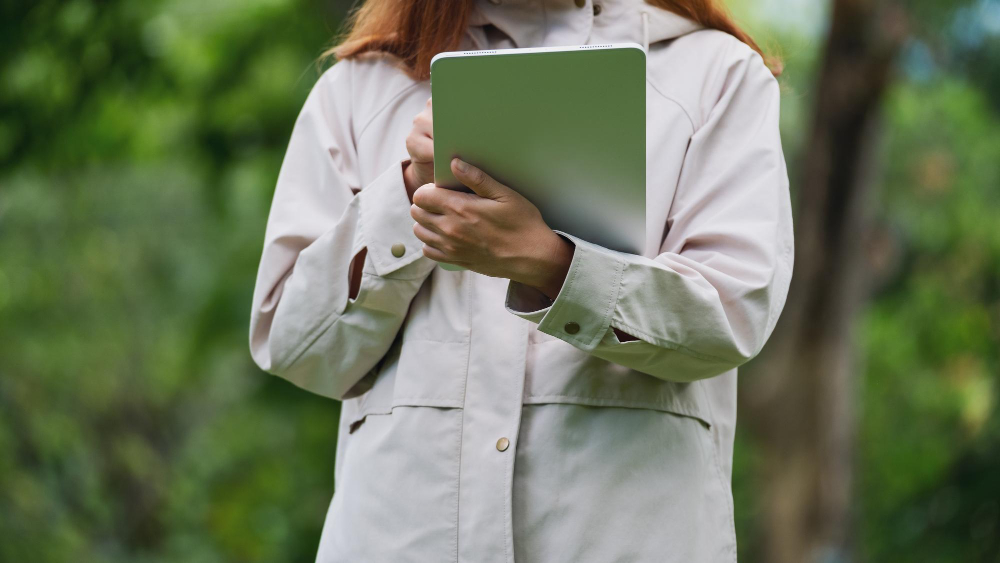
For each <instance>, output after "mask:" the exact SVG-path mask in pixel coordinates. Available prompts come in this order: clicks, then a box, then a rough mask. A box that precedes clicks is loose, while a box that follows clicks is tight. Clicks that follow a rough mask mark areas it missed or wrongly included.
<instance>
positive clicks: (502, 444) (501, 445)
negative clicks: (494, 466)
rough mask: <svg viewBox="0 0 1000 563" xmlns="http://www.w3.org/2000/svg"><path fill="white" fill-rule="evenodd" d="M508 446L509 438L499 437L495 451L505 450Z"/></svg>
mask: <svg viewBox="0 0 1000 563" xmlns="http://www.w3.org/2000/svg"><path fill="white" fill-rule="evenodd" d="M508 447H510V440H508V439H507V438H500V439H499V440H497V451H501V452H505V451H507V448H508Z"/></svg>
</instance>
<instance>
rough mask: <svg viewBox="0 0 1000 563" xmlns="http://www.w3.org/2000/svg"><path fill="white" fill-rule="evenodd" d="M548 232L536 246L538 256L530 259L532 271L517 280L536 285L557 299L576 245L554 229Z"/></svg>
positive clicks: (538, 288)
mask: <svg viewBox="0 0 1000 563" xmlns="http://www.w3.org/2000/svg"><path fill="white" fill-rule="evenodd" d="M547 233H548V235H547V236H545V237H544V240H543V242H542V243H541V244H538V245H536V246H535V248H536V249H537V250H538V254H537V255H536V257H535V258H533V259H531V260H528V263H529V264H530V270H531V271H530V272H529V273H527V274H526V275H525V276H524V279H522V280H517V281H520V282H521V283H523V284H525V285H528V286H531V287H534V288H535V289H537V290H539V291H541V292H542V293H543V294H545V296H546V297H548V298H549V299H555V298H556V296H557V295H559V291H560V290H561V289H562V285H563V282H564V281H565V280H566V274H567V273H568V272H569V267H570V264H571V263H572V262H573V253H574V251H575V246H574V245H573V243H571V242H570V241H568V240H566V239H565V238H563V237H561V236H559V235H558V234H556V233H555V232H554V231H551V230H549V231H547Z"/></svg>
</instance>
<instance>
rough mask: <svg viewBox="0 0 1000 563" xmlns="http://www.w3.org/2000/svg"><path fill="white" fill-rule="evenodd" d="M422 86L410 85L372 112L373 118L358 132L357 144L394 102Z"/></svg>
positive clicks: (416, 83) (418, 83)
mask: <svg viewBox="0 0 1000 563" xmlns="http://www.w3.org/2000/svg"><path fill="white" fill-rule="evenodd" d="M420 84H421V83H420V82H414V83H412V84H409V85H408V86H406V87H405V88H403V89H402V90H400V91H399V92H397V93H396V94H394V95H393V96H392V97H391V98H389V100H388V101H386V102H385V103H384V104H383V105H381V106H380V107H379V108H378V109H377V110H375V111H374V112H372V115H371V117H369V118H368V119H367V120H366V121H365V124H364V126H362V127H361V130H360V131H359V132H358V138H357V141H355V142H357V143H360V142H361V138H362V137H363V136H364V134H365V133H366V132H367V131H368V127H370V126H371V124H372V123H374V122H375V119H376V118H378V116H380V115H382V112H384V111H385V110H386V109H388V108H389V106H391V105H392V104H393V102H395V101H396V100H398V99H399V98H402V97H403V96H404V95H405V94H407V93H408V92H409V91H410V90H413V89H414V88H416V87H417V86H419V85H420Z"/></svg>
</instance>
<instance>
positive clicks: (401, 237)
mask: <svg viewBox="0 0 1000 563" xmlns="http://www.w3.org/2000/svg"><path fill="white" fill-rule="evenodd" d="M408 162H409V160H403V161H400V162H397V163H396V164H394V165H393V166H391V167H390V168H389V169H388V170H386V171H385V172H383V173H382V174H381V175H380V176H379V177H378V178H376V179H375V180H374V181H373V182H372V183H371V184H369V185H368V186H366V187H365V188H364V189H362V190H361V192H359V193H358V195H357V196H355V197H357V198H358V200H359V201H358V204H359V206H360V227H359V232H360V234H361V237H360V238H361V240H360V241H359V243H358V244H357V246H358V248H356V249H355V251H356V252H360V251H361V248H363V247H367V248H368V258H369V259H370V260H371V263H372V265H373V267H374V268H375V273H376V274H378V275H379V276H383V277H384V276H388V275H390V274H392V273H393V272H395V271H396V270H399V269H400V268H403V267H405V266H408V265H410V264H412V263H414V262H417V261H421V260H422V261H424V262H426V263H425V264H422V266H424V268H421V269H422V270H423V269H426V270H427V271H430V270H431V269H433V267H434V265H435V262H434V261H433V260H431V259H430V258H427V257H426V256H424V253H423V246H424V243H423V242H421V241H420V239H418V238H417V236H416V235H414V234H413V222H414V221H413V218H412V217H411V216H410V199H409V198H408V197H407V196H406V184H405V183H404V181H403V166H404V165H405V164H406V163H408ZM424 273H426V272H424Z"/></svg>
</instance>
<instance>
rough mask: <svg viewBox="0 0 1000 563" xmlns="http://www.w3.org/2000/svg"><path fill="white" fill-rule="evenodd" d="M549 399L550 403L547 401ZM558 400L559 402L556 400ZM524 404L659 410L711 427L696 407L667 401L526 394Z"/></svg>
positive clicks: (708, 417) (709, 420) (710, 423)
mask: <svg viewBox="0 0 1000 563" xmlns="http://www.w3.org/2000/svg"><path fill="white" fill-rule="evenodd" d="M549 401H551V403H550V402H549ZM556 401H559V402H556ZM565 401H579V403H576V402H574V403H568V402H565ZM524 404H526V405H543V404H581V405H584V406H597V407H618V408H624V409H640V410H655V411H659V412H665V413H668V414H673V415H677V416H684V417H687V418H693V419H696V420H698V421H701V422H704V423H705V424H706V425H707V426H709V427H712V426H713V425H712V421H711V418H710V416H706V415H704V414H699V413H698V412H697V411H696V409H691V408H687V407H684V406H677V405H676V404H674V403H671V402H669V401H638V400H634V399H629V398H627V397H613V396H607V395H562V394H554V395H527V396H525V398H524Z"/></svg>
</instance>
